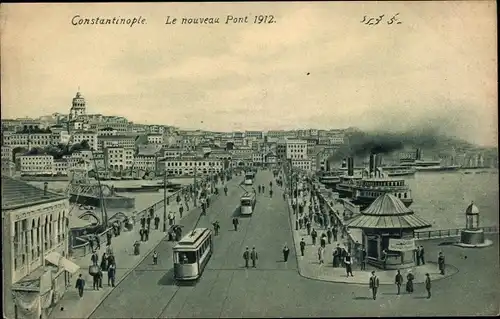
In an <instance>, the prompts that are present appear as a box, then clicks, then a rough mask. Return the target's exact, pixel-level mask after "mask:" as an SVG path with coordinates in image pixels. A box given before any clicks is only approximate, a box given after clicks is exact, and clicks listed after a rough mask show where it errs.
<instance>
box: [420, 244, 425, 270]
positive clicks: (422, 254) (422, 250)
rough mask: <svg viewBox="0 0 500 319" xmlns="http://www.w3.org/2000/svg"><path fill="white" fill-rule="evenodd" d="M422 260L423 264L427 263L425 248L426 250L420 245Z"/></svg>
mask: <svg viewBox="0 0 500 319" xmlns="http://www.w3.org/2000/svg"><path fill="white" fill-rule="evenodd" d="M420 261H421V262H422V265H425V250H424V246H420Z"/></svg>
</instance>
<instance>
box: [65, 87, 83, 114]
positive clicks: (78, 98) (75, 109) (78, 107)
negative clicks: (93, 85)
mask: <svg viewBox="0 0 500 319" xmlns="http://www.w3.org/2000/svg"><path fill="white" fill-rule="evenodd" d="M79 91H80V88H78V92H76V95H75V97H74V98H73V103H72V104H71V109H70V112H69V118H70V120H74V119H75V118H77V117H79V116H81V115H85V114H86V109H85V98H84V97H83V95H82V94H81V93H80V92H79Z"/></svg>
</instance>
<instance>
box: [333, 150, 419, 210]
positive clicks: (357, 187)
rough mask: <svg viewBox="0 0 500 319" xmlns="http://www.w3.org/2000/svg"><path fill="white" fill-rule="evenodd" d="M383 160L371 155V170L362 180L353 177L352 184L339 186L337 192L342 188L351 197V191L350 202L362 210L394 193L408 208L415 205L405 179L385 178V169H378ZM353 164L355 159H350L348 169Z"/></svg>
mask: <svg viewBox="0 0 500 319" xmlns="http://www.w3.org/2000/svg"><path fill="white" fill-rule="evenodd" d="M381 159H382V158H381V157H380V156H379V157H377V156H376V155H370V167H369V170H368V171H367V172H366V171H365V172H364V174H363V175H362V176H361V178H357V179H356V178H354V176H352V175H351V176H350V177H351V179H350V182H346V183H339V184H338V185H337V191H339V186H340V188H341V189H343V190H344V194H347V196H349V195H348V190H350V192H351V195H350V197H351V200H350V201H351V202H352V203H353V204H355V205H359V206H360V208H361V209H365V208H367V207H368V206H370V204H371V203H373V202H374V201H375V199H377V197H379V196H381V195H383V194H385V193H392V194H393V195H394V196H395V197H397V198H399V199H401V201H402V202H403V203H404V204H405V206H406V207H409V206H410V205H411V204H412V203H413V199H412V197H411V191H410V188H409V187H408V185H406V184H405V180H404V179H396V178H390V177H388V176H384V174H383V169H381V168H380V167H378V165H380V164H381ZM352 162H353V159H352V158H350V159H349V160H348V167H349V166H350V165H352ZM348 176H349V173H348ZM340 193H341V192H340V191H339V194H340Z"/></svg>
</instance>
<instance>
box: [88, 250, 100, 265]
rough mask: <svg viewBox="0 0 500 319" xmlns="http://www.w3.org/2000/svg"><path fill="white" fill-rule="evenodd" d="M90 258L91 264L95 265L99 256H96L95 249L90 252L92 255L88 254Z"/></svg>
mask: <svg viewBox="0 0 500 319" xmlns="http://www.w3.org/2000/svg"><path fill="white" fill-rule="evenodd" d="M90 260H91V261H92V265H94V266H97V262H98V261H99V256H97V252H96V251H93V252H92V256H90Z"/></svg>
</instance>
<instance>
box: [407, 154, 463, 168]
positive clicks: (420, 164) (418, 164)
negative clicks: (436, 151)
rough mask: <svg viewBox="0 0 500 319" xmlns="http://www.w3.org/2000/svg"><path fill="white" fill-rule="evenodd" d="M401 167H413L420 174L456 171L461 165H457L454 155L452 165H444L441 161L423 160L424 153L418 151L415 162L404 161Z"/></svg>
mask: <svg viewBox="0 0 500 319" xmlns="http://www.w3.org/2000/svg"><path fill="white" fill-rule="evenodd" d="M400 165H401V166H404V167H413V168H414V169H415V170H416V171H419V172H437V171H456V170H458V169H460V168H461V166H460V165H457V164H456V163H455V156H454V155H452V158H451V163H450V164H447V165H443V163H442V161H441V160H440V159H439V160H436V159H434V160H423V159H422V151H421V150H418V149H417V151H416V159H415V160H414V161H408V160H404V161H401V163H400Z"/></svg>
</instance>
